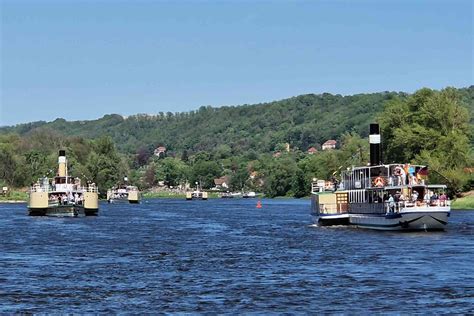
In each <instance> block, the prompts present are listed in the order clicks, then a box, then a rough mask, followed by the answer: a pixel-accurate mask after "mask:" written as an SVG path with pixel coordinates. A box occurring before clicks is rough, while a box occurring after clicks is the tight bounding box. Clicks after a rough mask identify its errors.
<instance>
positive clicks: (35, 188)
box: [30, 184, 99, 193]
mask: <svg viewBox="0 0 474 316" xmlns="http://www.w3.org/2000/svg"><path fill="white" fill-rule="evenodd" d="M60 191H75V192H91V193H98V192H99V190H98V188H97V187H96V186H93V185H89V186H76V185H72V186H71V189H70V190H69V189H66V188H61V190H60ZM30 192H47V193H51V192H57V188H56V187H55V186H52V185H50V184H48V185H44V184H43V185H41V184H35V185H33V186H31V187H30Z"/></svg>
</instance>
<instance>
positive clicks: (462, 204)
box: [0, 190, 474, 210]
mask: <svg viewBox="0 0 474 316" xmlns="http://www.w3.org/2000/svg"><path fill="white" fill-rule="evenodd" d="M208 193H209V199H218V198H220V195H219V192H208ZM142 197H143V199H183V200H184V199H185V198H186V193H183V192H177V191H148V192H143V193H142ZM258 198H268V197H265V196H259V197H257V199H258ZM292 198H293V197H285V196H279V197H276V198H274V199H277V200H279V199H292ZM309 198H310V196H305V197H303V198H302V199H309ZM27 200H28V194H27V193H26V192H24V191H19V190H13V191H11V192H10V193H9V194H8V195H7V196H4V195H0V203H12V204H13V203H26V202H27ZM451 209H452V210H474V190H473V191H469V192H466V193H463V194H462V197H459V198H456V199H455V200H453V201H452V203H451Z"/></svg>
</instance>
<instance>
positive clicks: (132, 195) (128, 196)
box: [107, 185, 141, 204]
mask: <svg viewBox="0 0 474 316" xmlns="http://www.w3.org/2000/svg"><path fill="white" fill-rule="evenodd" d="M140 200H141V194H140V191H139V190H138V188H137V187H136V186H133V185H119V186H117V187H113V188H112V189H109V190H107V202H109V203H121V202H125V203H131V204H137V203H140Z"/></svg>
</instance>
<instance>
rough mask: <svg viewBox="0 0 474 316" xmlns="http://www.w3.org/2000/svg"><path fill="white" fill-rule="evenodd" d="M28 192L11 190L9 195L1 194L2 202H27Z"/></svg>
mask: <svg viewBox="0 0 474 316" xmlns="http://www.w3.org/2000/svg"><path fill="white" fill-rule="evenodd" d="M27 199H28V194H27V193H26V192H23V191H10V192H9V193H8V194H7V195H0V203H2V202H26V200H27Z"/></svg>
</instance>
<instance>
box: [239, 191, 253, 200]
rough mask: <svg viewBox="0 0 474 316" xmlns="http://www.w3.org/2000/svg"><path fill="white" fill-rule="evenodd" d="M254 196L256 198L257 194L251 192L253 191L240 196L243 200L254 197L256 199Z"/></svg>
mask: <svg viewBox="0 0 474 316" xmlns="http://www.w3.org/2000/svg"><path fill="white" fill-rule="evenodd" d="M256 196H257V194H256V193H255V192H253V191H250V192H246V193H243V194H242V197H243V198H244V199H249V198H254V197H256Z"/></svg>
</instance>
